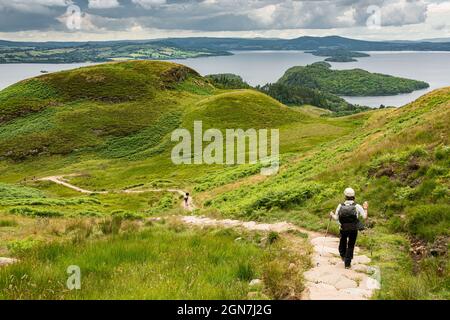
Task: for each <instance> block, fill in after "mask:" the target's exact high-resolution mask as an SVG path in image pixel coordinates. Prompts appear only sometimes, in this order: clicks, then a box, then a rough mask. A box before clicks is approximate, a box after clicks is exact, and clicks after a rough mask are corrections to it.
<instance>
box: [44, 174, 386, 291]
mask: <svg viewBox="0 0 450 320" xmlns="http://www.w3.org/2000/svg"><path fill="white" fill-rule="evenodd" d="M70 176H72V177H73V176H76V175H66V176H51V177H46V178H42V179H39V180H41V181H52V182H54V183H57V184H59V185H63V186H65V187H67V188H70V189H73V190H75V191H78V192H81V193H87V194H94V193H101V194H107V193H124V194H133V193H144V192H163V191H168V192H173V193H178V194H179V195H181V196H183V197H184V196H185V194H186V193H185V192H184V191H183V190H179V189H147V190H136V189H135V190H133V189H130V190H120V191H102V192H94V191H90V190H85V189H82V188H79V187H77V186H74V185H72V184H70V183H69V182H68V181H67V180H65V179H64V177H70ZM182 206H183V208H184V209H185V210H186V211H193V210H194V209H195V205H194V203H193V201H192V198H190V201H189V204H188V206H185V205H184V200H183V202H182ZM180 219H181V221H182V222H183V223H186V224H188V225H192V226H198V227H207V226H213V227H222V228H244V229H247V230H250V231H265V232H271V231H273V232H278V233H284V232H288V231H298V232H302V233H305V234H307V235H308V240H309V242H310V243H311V245H312V246H313V247H314V250H313V254H312V262H313V268H311V269H310V270H308V271H307V272H305V273H304V277H305V280H306V289H305V291H304V293H303V296H302V298H303V299H310V300H366V299H369V298H370V297H371V296H372V295H373V293H374V291H375V290H378V289H379V288H380V283H379V281H378V280H376V279H375V278H373V277H372V276H371V275H372V274H373V273H375V276H376V275H377V274H376V272H375V271H376V269H375V268H372V267H370V266H369V264H370V259H369V258H368V257H367V256H365V255H357V254H358V253H359V248H358V247H356V248H355V253H356V255H355V258H354V260H353V265H352V269H345V268H344V263H343V262H342V261H341V259H340V256H339V252H338V249H337V248H338V242H339V239H338V238H336V237H333V236H328V237H324V235H323V234H322V233H317V232H312V231H309V230H306V229H303V228H299V227H297V226H295V225H293V224H291V223H287V222H278V223H257V222H254V221H249V222H245V221H240V220H231V219H223V220H218V219H212V218H207V217H199V216H184V217H181V218H180Z"/></svg>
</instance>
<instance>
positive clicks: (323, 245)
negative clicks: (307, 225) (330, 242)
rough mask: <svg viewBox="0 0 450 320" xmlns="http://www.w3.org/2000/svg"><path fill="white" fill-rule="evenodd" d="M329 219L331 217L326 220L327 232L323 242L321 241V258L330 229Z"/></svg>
mask: <svg viewBox="0 0 450 320" xmlns="http://www.w3.org/2000/svg"><path fill="white" fill-rule="evenodd" d="M331 219H332V218H331V217H330V219H328V225H327V232H325V237H324V238H323V241H322V250H321V251H320V256H322V253H323V249H325V240H326V238H327V236H328V230H329V229H330V223H331Z"/></svg>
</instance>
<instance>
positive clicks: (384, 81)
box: [278, 62, 429, 96]
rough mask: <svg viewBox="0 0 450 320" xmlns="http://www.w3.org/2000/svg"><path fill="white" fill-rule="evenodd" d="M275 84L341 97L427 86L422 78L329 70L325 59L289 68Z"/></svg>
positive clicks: (373, 94) (411, 90)
mask: <svg viewBox="0 0 450 320" xmlns="http://www.w3.org/2000/svg"><path fill="white" fill-rule="evenodd" d="M278 83H279V84H284V85H290V86H300V87H306V88H310V89H319V90H322V91H326V92H329V93H333V94H337V95H343V96H384V95H395V94H399V93H410V92H413V91H415V90H419V89H425V88H428V87H429V84H428V83H426V82H423V81H416V80H410V79H405V78H399V77H394V76H389V75H384V74H379V73H370V72H368V71H365V70H362V69H352V70H332V69H331V65H330V64H329V63H327V62H316V63H313V64H311V65H308V66H305V67H301V66H299V67H293V68H290V69H289V70H287V71H286V73H285V74H284V75H283V77H282V78H281V79H280V80H278Z"/></svg>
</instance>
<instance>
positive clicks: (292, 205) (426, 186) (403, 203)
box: [205, 88, 450, 299]
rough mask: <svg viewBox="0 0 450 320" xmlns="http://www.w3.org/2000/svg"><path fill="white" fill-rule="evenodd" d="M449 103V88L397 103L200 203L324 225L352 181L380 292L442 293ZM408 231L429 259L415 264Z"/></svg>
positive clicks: (449, 217) (448, 222)
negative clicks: (276, 169)
mask: <svg viewBox="0 0 450 320" xmlns="http://www.w3.org/2000/svg"><path fill="white" fill-rule="evenodd" d="M449 106H450V88H445V89H441V90H437V91H435V92H433V93H431V94H428V95H426V96H424V97H422V98H420V99H419V100H417V101H415V102H414V103H411V104H410V105H407V106H405V107H403V108H400V109H395V110H379V111H376V112H371V113H369V114H367V115H368V118H367V120H366V121H365V125H364V126H363V127H362V128H361V129H360V130H357V131H355V132H353V133H352V134H350V135H348V136H347V137H345V138H341V139H338V140H336V141H333V142H331V143H327V144H324V145H321V146H318V147H317V148H315V149H313V150H312V151H311V152H309V153H308V154H307V155H305V156H304V157H302V158H301V159H300V160H293V161H288V162H287V163H285V165H284V170H283V171H282V174H279V175H277V176H275V177H271V178H269V179H267V180H265V181H264V182H261V183H258V184H252V185H245V187H242V188H237V189H235V190H232V191H227V192H224V193H221V194H217V192H214V191H210V192H209V193H208V195H209V196H208V198H207V200H205V201H206V202H205V203H206V205H207V207H211V208H215V210H218V211H219V212H221V214H223V215H226V216H234V217H240V218H242V219H264V220H270V221H275V220H280V219H288V220H291V221H295V222H296V223H298V224H300V225H302V226H305V227H308V228H313V229H322V228H325V227H326V222H327V220H326V213H327V212H329V211H330V210H332V209H334V207H335V206H336V204H337V203H340V201H342V200H341V193H342V190H343V189H344V188H345V187H346V186H349V185H351V186H353V187H354V188H356V189H357V190H358V200H359V201H363V200H369V201H371V208H370V216H371V219H370V225H371V226H372V228H371V229H369V231H368V232H366V234H365V235H364V236H363V240H362V241H363V243H364V244H365V245H366V246H367V247H368V249H370V251H371V252H372V255H373V258H374V260H375V261H376V264H378V265H381V267H382V274H383V275H384V277H385V278H384V281H385V282H384V287H383V290H382V291H381V293H380V294H379V297H380V298H402V299H417V298H446V299H448V298H449V283H448V279H449V272H450V269H449V266H448V262H449V261H448V258H447V256H446V255H445V252H446V250H447V245H448V237H449V236H450V234H449V230H450V207H449V199H450V191H449V190H450V183H449V181H450V180H449V172H450V161H449V160H450V148H449V136H450V125H449V122H448V119H449V118H450V114H449V112H450V108H449ZM229 199H233V201H231V202H230V201H229ZM410 240H411V241H413V242H411V243H417V242H419V243H423V245H424V247H426V248H428V249H427V250H428V254H429V255H428V256H427V258H425V259H422V260H420V259H419V262H416V264H415V263H413V260H411V258H410V256H409V247H410V246H412V244H411V243H410ZM431 252H433V254H431Z"/></svg>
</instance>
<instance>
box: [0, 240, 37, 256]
mask: <svg viewBox="0 0 450 320" xmlns="http://www.w3.org/2000/svg"><path fill="white" fill-rule="evenodd" d="M37 244H38V241H37V240H34V239H30V238H28V239H23V240H14V241H10V242H8V243H7V245H6V247H7V248H8V250H9V252H11V254H13V255H14V256H23V255H25V254H26V253H27V252H29V250H31V249H32V248H33V247H35V246H36V245H37Z"/></svg>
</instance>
